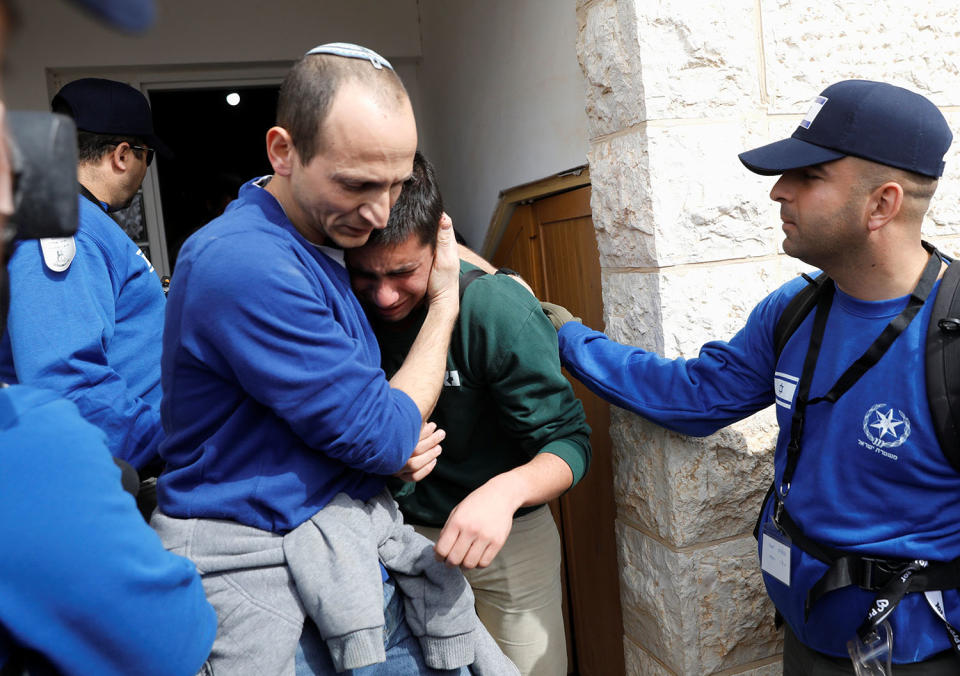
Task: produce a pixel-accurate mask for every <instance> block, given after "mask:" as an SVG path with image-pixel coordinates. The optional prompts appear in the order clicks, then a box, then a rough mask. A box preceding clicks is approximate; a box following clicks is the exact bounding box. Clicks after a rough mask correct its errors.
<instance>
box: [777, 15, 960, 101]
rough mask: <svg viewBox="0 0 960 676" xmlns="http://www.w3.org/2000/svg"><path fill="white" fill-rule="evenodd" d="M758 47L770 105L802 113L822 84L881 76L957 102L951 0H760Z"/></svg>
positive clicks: (957, 48) (959, 59)
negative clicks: (877, 1)
mask: <svg viewBox="0 0 960 676" xmlns="http://www.w3.org/2000/svg"><path fill="white" fill-rule="evenodd" d="M760 7H761V17H762V24H763V52H764V57H765V60H764V66H765V69H766V83H767V91H768V92H769V95H770V111H771V112H772V113H777V114H781V113H794V112H799V113H801V114H802V113H803V112H804V111H805V110H806V107H807V102H808V101H810V99H812V98H813V97H814V96H815V95H816V94H818V93H819V92H820V91H821V90H822V89H824V87H826V86H827V85H829V84H831V83H833V82H836V81H838V80H844V79H850V78H859V79H866V80H883V81H886V82H890V83H892V84H896V85H900V86H903V87H907V88H908V89H912V90H914V91H918V92H920V93H922V94H925V95H928V96H929V97H930V98H931V99H932V100H933V101H934V103H936V104H937V105H940V106H955V105H958V104H960V89H958V88H957V80H958V75H960V65H958V64H960V40H958V39H957V4H956V2H954V0H929V1H928V2H922V3H918V2H914V1H913V0H885V1H884V2H881V3H880V4H879V5H877V4H872V3H863V2H832V3H816V4H810V3H796V2H789V0H763V1H762V2H761V4H760Z"/></svg>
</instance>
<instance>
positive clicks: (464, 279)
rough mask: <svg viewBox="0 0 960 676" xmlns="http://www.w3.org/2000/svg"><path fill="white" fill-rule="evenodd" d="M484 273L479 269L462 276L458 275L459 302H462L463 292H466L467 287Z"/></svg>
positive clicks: (468, 271)
mask: <svg viewBox="0 0 960 676" xmlns="http://www.w3.org/2000/svg"><path fill="white" fill-rule="evenodd" d="M485 274H487V273H486V272H484V271H483V270H481V269H480V268H476V269H474V270H467V271H466V272H464V273H463V274H462V275H460V302H461V303H462V302H463V292H464V291H466V290H467V287H468V286H470V284H472V283H473V280H475V279H476V278H477V277H483V276H484V275H485Z"/></svg>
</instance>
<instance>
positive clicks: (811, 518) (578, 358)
mask: <svg viewBox="0 0 960 676" xmlns="http://www.w3.org/2000/svg"><path fill="white" fill-rule="evenodd" d="M805 284H806V282H805V281H803V280H802V279H799V278H798V279H797V280H794V281H791V282H789V283H787V284H786V285H784V286H783V287H781V288H780V289H778V290H777V291H775V292H774V293H772V294H771V295H770V296H768V297H767V298H766V299H764V300H763V301H761V302H760V304H759V305H757V307H756V308H754V310H753V312H752V313H751V314H750V317H749V319H748V320H747V323H746V326H745V327H744V328H743V329H742V330H741V331H740V332H739V333H737V334H736V335H735V336H734V337H733V338H732V339H731V340H730V341H729V342H711V343H707V344H706V345H704V346H703V348H702V349H701V352H700V355H699V356H698V357H697V358H695V359H674V360H668V359H664V358H662V357H659V356H657V355H655V354H651V353H649V352H646V351H644V350H641V349H638V348H633V347H629V346H625V345H620V344H618V343H615V342H613V341H611V340H609V339H608V338H607V337H606V336H604V335H603V334H601V333H597V332H595V331H591V330H590V329H588V328H586V327H584V326H581V325H580V324H577V323H575V322H568V323H567V324H565V325H564V326H563V327H562V328H561V330H560V332H559V338H560V351H561V361H563V363H564V366H566V367H567V368H568V369H569V370H570V372H571V373H573V374H574V375H575V376H576V377H577V378H578V379H580V380H581V381H583V382H584V383H585V384H586V385H587V386H588V387H589V388H590V389H592V390H593V391H594V392H596V393H597V394H599V395H600V396H602V397H604V398H606V399H607V400H609V401H611V402H613V403H615V404H617V405H618V406H621V407H623V408H626V409H629V410H631V411H634V412H636V413H639V414H640V415H642V416H644V417H645V418H647V419H649V420H652V421H653V422H656V423H658V424H660V425H663V426H664V427H667V428H669V429H672V430H675V431H678V432H682V433H685V434H694V435H707V434H710V433H712V432H714V431H715V430H717V429H719V428H721V427H723V426H725V425H728V424H730V423H732V422H734V421H736V420H740V419H741V418H744V417H746V416H748V415H750V414H751V413H753V412H755V411H758V410H760V409H762V408H764V407H766V406H768V405H769V404H772V403H774V402H775V403H776V404H777V408H776V413H777V420H778V423H779V425H780V435H779V438H778V440H777V448H776V453H775V456H774V464H775V477H776V484H777V486H779V485H780V481H781V477H782V475H783V471H784V467H785V465H786V446H787V443H788V441H789V438H790V420H791V415H792V410H793V404H794V399H795V396H796V383H797V381H798V380H799V377H800V373H801V371H802V368H803V360H804V357H805V355H806V351H807V347H808V345H809V342H810V334H811V328H812V325H813V316H814V313H813V312H811V313H810V315H809V316H808V317H807V318H806V320H805V321H804V323H803V324H802V325H801V326H800V328H799V329H798V330H797V331H796V332H795V333H794V335H793V336H792V338H791V339H790V340H789V341H788V343H787V345H786V347H785V348H784V351H783V353H782V354H781V356H780V359H779V361H776V357H775V354H774V345H773V332H774V326H775V325H776V322H777V320H778V319H779V317H780V315H781V313H782V312H783V309H784V307H785V306H786V304H787V303H788V302H789V300H790V299H791V298H792V297H793V296H794V295H796V293H797V292H798V291H799V290H800V289H801V288H803V286H804V285H805ZM935 292H936V289H935V290H934V293H932V294H931V296H930V298H929V299H928V300H927V303H926V305H925V306H924V307H923V308H922V309H921V311H920V313H919V314H918V315H917V316H916V317H915V318H914V320H913V321H912V322H911V323H910V325H909V326H908V328H907V329H906V331H904V333H903V334H901V335H900V336H899V337H898V338H897V339H896V341H894V343H893V345H892V346H891V347H890V349H889V350H888V351H887V353H886V354H885V355H884V356H883V358H882V359H881V360H880V361H879V362H878V363H877V364H876V365H875V366H874V367H873V368H871V369H870V370H869V371H867V372H866V374H864V376H863V377H862V378H860V380H859V381H858V382H857V383H856V384H855V385H854V386H853V387H852V388H851V389H850V390H849V391H848V392H847V393H846V394H844V395H843V396H842V397H841V398H840V399H839V400H838V401H837V402H836V403H834V404H830V403H828V402H822V403H818V404H813V405H811V406H809V407H808V408H807V412H806V418H807V419H806V425H805V427H804V433H803V437H802V439H801V455H800V460H799V464H798V465H797V469H796V473H795V475H794V478H793V482H792V487H791V490H790V493H789V495H788V497H787V499H786V503H785V504H786V509H787V511H788V512H789V513H790V516H791V517H792V518H793V520H794V521H795V522H796V523H797V524H798V525H799V526H800V528H801V529H802V530H803V532H804V533H805V534H806V535H807V536H808V537H810V538H813V539H814V540H817V541H819V542H822V543H824V544H827V545H830V546H832V547H835V548H839V549H844V550H849V551H852V552H857V553H859V554H861V555H864V556H869V555H872V556H877V557H896V558H903V559H916V558H920V559H927V560H931V561H949V560H951V559H954V558H957V557H960V527H958V524H960V474H958V472H957V471H956V470H955V469H953V467H952V466H951V465H950V463H949V462H948V461H947V459H946V457H945V456H944V454H943V451H942V450H941V449H940V447H939V444H938V443H937V440H936V437H935V433H934V430H933V423H932V420H931V416H930V410H929V406H928V405H927V396H926V391H925V388H926V383H925V376H924V351H925V345H926V332H927V325H928V324H929V322H930V314H931V309H932V305H933V298H934V295H935ZM906 302H907V298H906V297H903V298H897V299H893V300H886V301H877V302H867V301H861V300H858V299H856V298H853V297H851V296H848V295H847V294H844V293H843V292H842V291H839V290H838V291H837V293H836V297H835V298H834V301H833V306H832V308H831V310H830V315H829V319H828V322H827V327H826V335H825V338H824V343H823V346H822V348H821V350H820V355H819V359H818V361H817V367H816V371H815V372H814V377H813V382H812V386H811V390H810V396H811V398H812V397H817V396H822V395H823V394H825V393H826V392H827V391H828V390H829V389H830V387H831V386H832V385H833V384H834V383H835V382H836V380H837V378H839V376H840V374H841V373H843V372H844V371H845V370H846V369H847V367H849V366H850V364H852V363H853V362H854V361H856V359H857V358H858V357H859V356H860V355H861V354H863V352H864V351H865V350H866V348H867V347H868V346H869V345H870V344H871V343H872V342H873V340H874V339H875V338H876V337H877V336H878V335H879V334H880V332H881V331H882V330H883V329H884V327H885V326H886V325H887V324H888V323H889V322H890V320H891V319H893V317H895V316H896V315H897V314H899V312H900V311H901V310H902V309H903V307H904V306H905V305H906ZM771 506H772V505H771V504H767V505H766V506H765V516H764V519H765V520H769V518H770V511H771ZM791 559H792V561H791V584H790V586H789V587H788V586H787V585H785V584H783V583H782V582H780V581H779V580H777V579H776V578H774V577H772V576H769V575H767V574H766V573H764V582H765V584H766V586H767V591H768V593H769V594H770V597H771V599H772V600H773V602H774V603H775V605H776V606H777V609H778V610H779V611H780V612H781V614H782V615H783V616H784V618H785V619H786V621H787V622H788V623H789V624H790V627H791V628H792V629H793V631H794V632H795V633H796V635H797V636H798V638H799V639H800V640H801V641H802V642H803V643H804V644H806V645H808V646H810V647H811V648H814V649H815V650H818V651H820V652H823V653H827V654H829V655H834V656H837V657H845V656H846V654H847V652H846V646H845V644H846V641H847V640H848V639H850V638H852V637H853V636H854V634H855V632H856V629H857V627H858V626H859V625H860V623H861V622H863V620H864V619H865V617H866V613H867V610H868V608H869V606H870V603H871V601H872V600H873V598H874V596H875V593H874V592H868V591H864V590H861V589H860V588H859V587H855V586H854V587H846V588H843V589H841V590H838V591H834V592H831V593H829V594H827V595H825V596H824V597H822V598H821V599H820V600H819V601H818V602H817V603H816V604H815V605H814V606H813V609H812V612H811V613H810V617H809V621H805V619H804V600H805V598H806V594H807V590H808V589H809V588H810V587H811V586H812V585H813V584H814V583H816V581H817V580H818V579H819V578H820V576H821V575H822V574H823V573H824V572H825V571H826V566H825V565H824V564H822V563H821V562H819V561H817V560H815V559H813V558H812V557H810V556H808V555H807V554H805V553H803V552H801V551H800V550H799V549H798V548H797V547H796V546H794V547H793V548H792V551H791ZM943 598H944V603H945V607H946V610H947V616H948V618H950V619H951V621H952V622H953V623H954V624H955V625H960V596H958V592H957V591H956V590H952V591H945V592H943ZM890 620H891V624H892V625H893V628H894V634H895V640H894V642H893V646H894V655H893V658H894V661H895V662H916V661H920V660H922V659H925V658H926V657H929V656H931V655H933V654H935V653H937V652H940V651H943V650H947V649H949V648H950V642H949V639H948V637H947V633H946V631H945V628H944V626H943V623H942V622H941V621H940V620H939V619H938V618H937V617H936V616H935V615H934V614H933V612H932V611H931V610H930V608H929V607H928V606H927V603H926V600H925V599H924V596H923V594H909V595H907V597H906V598H905V599H904V600H903V601H902V602H901V603H900V605H899V606H897V609H896V610H895V611H894V613H893V615H892V616H891V618H890Z"/></svg>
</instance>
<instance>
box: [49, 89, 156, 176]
mask: <svg viewBox="0 0 960 676" xmlns="http://www.w3.org/2000/svg"><path fill="white" fill-rule="evenodd" d="M51 105H52V106H53V108H54V110H60V109H66V111H68V112H69V114H70V117H72V118H73V120H74V122H76V124H77V129H79V130H81V131H89V132H93V133H94V134H116V135H118V136H135V137H137V138H138V139H143V141H144V142H145V143H146V144H147V145H148V146H150V147H151V148H153V149H154V150H156V151H157V152H158V153H159V154H160V155H163V156H164V157H170V156H171V155H172V153H171V152H170V149H169V148H168V147H167V145H166V144H165V143H164V142H163V141H161V140H160V139H159V138H158V137H157V135H156V134H154V133H153V116H152V115H151V114H150V104H149V103H147V98H146V97H145V96H144V95H143V94H141V93H140V92H139V91H137V90H136V89H134V88H133V87H131V86H130V85H128V84H126V83H124V82H117V81H116V80H105V79H103V78H99V77H85V78H82V79H80V80H74V81H73V82H69V83H67V84H65V85H64V86H63V87H61V88H60V91H59V92H57V95H56V96H54V97H53V102H52V103H51Z"/></svg>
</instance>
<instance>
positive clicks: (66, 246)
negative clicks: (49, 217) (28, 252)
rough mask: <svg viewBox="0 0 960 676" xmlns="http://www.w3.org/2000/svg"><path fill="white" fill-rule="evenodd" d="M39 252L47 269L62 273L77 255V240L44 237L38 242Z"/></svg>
mask: <svg viewBox="0 0 960 676" xmlns="http://www.w3.org/2000/svg"><path fill="white" fill-rule="evenodd" d="M40 251H42V252H43V262H44V263H45V264H46V265H47V267H48V268H50V269H51V270H53V271H54V272H63V271H64V270H66V269H67V268H69V267H70V264H71V263H72V262H73V257H74V256H76V255H77V240H76V239H74V238H73V237H44V238H43V239H41V240H40Z"/></svg>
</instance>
